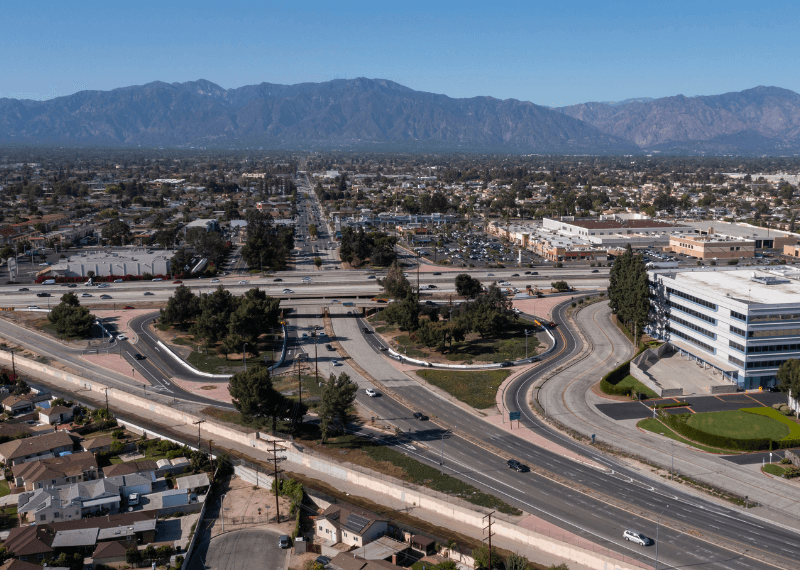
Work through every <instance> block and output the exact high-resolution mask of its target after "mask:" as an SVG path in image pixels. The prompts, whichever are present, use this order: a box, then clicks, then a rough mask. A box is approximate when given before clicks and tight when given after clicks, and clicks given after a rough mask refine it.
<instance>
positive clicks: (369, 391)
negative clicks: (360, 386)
mask: <svg viewBox="0 0 800 570" xmlns="http://www.w3.org/2000/svg"><path fill="white" fill-rule="evenodd" d="M365 392H366V393H367V396H369V397H370V398H374V397H375V396H377V395H378V393H377V392H376V391H375V390H373V389H372V388H367V389H366V390H365Z"/></svg>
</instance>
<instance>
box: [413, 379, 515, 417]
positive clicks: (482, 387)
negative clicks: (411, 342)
mask: <svg viewBox="0 0 800 570" xmlns="http://www.w3.org/2000/svg"><path fill="white" fill-rule="evenodd" d="M417 374H418V375H419V376H421V377H422V378H424V379H425V380H427V381H428V382H430V383H431V384H433V385H434V386H436V387H438V388H441V389H442V390H444V391H446V392H448V393H449V394H452V395H453V396H455V397H456V398H458V399H459V400H461V401H462V402H464V403H465V404H468V405H469V406H472V407H473V408H476V409H478V410H485V409H487V408H491V407H493V406H494V405H495V403H496V400H495V396H496V395H497V389H498V388H499V387H500V384H501V383H502V382H503V380H505V379H506V378H508V375H509V374H510V372H509V371H508V370H482V371H479V372H473V371H469V372H467V371H462V370H418V371H417Z"/></svg>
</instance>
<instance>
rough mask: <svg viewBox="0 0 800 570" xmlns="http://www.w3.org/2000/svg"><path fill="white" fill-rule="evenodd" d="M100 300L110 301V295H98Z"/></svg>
mask: <svg viewBox="0 0 800 570" xmlns="http://www.w3.org/2000/svg"><path fill="white" fill-rule="evenodd" d="M100 298H101V299H111V298H112V297H111V295H100Z"/></svg>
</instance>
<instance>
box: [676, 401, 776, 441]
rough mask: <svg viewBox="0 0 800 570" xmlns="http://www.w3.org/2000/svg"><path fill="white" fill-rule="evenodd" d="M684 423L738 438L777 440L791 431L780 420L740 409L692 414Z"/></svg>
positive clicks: (716, 433)
mask: <svg viewBox="0 0 800 570" xmlns="http://www.w3.org/2000/svg"><path fill="white" fill-rule="evenodd" d="M765 409H766V408H765ZM686 423H687V424H688V425H690V426H692V427H693V428H696V429H699V430H702V431H704V432H706V433H710V434H714V435H721V436H723V437H734V438H739V439H757V438H762V437H764V438H766V437H768V438H770V439H774V440H776V441H777V440H779V439H783V438H785V437H786V436H788V435H789V433H790V432H791V430H790V429H789V426H787V425H786V424H784V423H782V422H779V421H777V420H774V419H772V418H769V417H766V416H763V415H759V414H751V413H747V412H743V411H741V410H731V411H726V412H706V413H701V414H692V415H691V416H689V418H688V419H687V421H686Z"/></svg>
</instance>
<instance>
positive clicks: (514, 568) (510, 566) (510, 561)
mask: <svg viewBox="0 0 800 570" xmlns="http://www.w3.org/2000/svg"><path fill="white" fill-rule="evenodd" d="M505 567H506V570H527V568H528V559H527V558H525V557H524V556H520V555H519V554H517V553H516V552H512V553H511V554H509V555H508V557H507V558H506V561H505Z"/></svg>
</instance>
